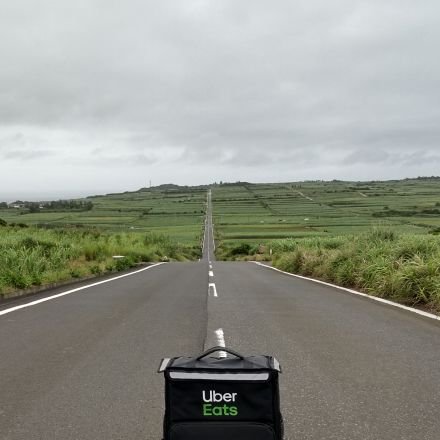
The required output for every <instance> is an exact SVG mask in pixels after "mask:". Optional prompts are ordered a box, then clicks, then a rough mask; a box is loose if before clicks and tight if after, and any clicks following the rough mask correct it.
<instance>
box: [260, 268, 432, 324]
mask: <svg viewBox="0 0 440 440" xmlns="http://www.w3.org/2000/svg"><path fill="white" fill-rule="evenodd" d="M252 263H254V264H258V265H259V266H263V267H267V268H268V269H272V270H275V271H277V272H281V273H283V274H285V275H289V276H291V277H295V278H300V279H302V280H307V281H313V282H314V283H317V284H322V285H324V286H328V287H334V288H335V289H339V290H343V291H344V292H348V293H352V294H354V295H359V296H363V297H364V298H369V299H371V300H373V301H377V302H380V303H383V304H388V305H389V306H393V307H397V308H399V309H403V310H406V311H408V312H412V313H417V314H418V315H421V316H424V317H425V318H430V319H435V320H437V321H440V316H438V315H434V314H432V313H428V312H424V311H423V310H418V309H414V308H412V307H408V306H404V305H402V304H398V303H395V302H393V301H389V300H387V299H383V298H379V297H377V296H372V295H367V294H366V293H363V292H358V291H357V290H353V289H348V288H347V287H341V286H337V285H336V284H331V283H326V282H325V281H321V280H315V279H314V278H308V277H305V276H303V275H297V274H294V273H290V272H285V271H284V270H280V269H277V268H275V267H272V266H268V265H266V264H262V263H260V262H258V261H252Z"/></svg>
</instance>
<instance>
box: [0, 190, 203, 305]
mask: <svg viewBox="0 0 440 440" xmlns="http://www.w3.org/2000/svg"><path fill="white" fill-rule="evenodd" d="M83 201H86V202H87V203H90V202H91V203H92V207H91V209H87V210H75V209H73V210H72V209H51V208H48V207H47V206H42V207H41V209H37V212H32V211H31V210H30V209H27V208H26V207H21V208H2V209H0V219H3V221H2V220H0V297H1V296H2V294H4V293H6V292H9V291H12V290H17V289H23V288H28V287H32V286H40V285H47V284H51V283H54V282H59V281H65V280H69V279H72V278H79V277H83V276H88V275H90V274H101V273H104V272H109V271H114V270H123V269H125V268H127V267H131V266H133V265H135V264H137V263H138V262H141V261H143V262H147V261H151V262H154V261H160V260H193V259H197V258H198V257H199V256H200V243H201V238H202V235H203V223H204V212H205V202H206V189H205V188H191V187H177V186H174V185H167V186H163V187H159V188H151V189H150V188H148V189H147V188H144V189H142V190H140V191H134V192H126V193H122V194H108V195H103V196H94V197H89V198H87V199H83ZM37 207H38V205H37ZM34 211H35V209H34ZM5 222H6V223H8V224H9V226H3V227H2V226H1V225H2V224H3V225H4V224H5ZM11 224H16V225H21V227H18V226H11ZM72 226H73V227H72ZM113 255H124V256H125V258H124V259H122V260H116V261H114V259H113V258H112V256H113Z"/></svg>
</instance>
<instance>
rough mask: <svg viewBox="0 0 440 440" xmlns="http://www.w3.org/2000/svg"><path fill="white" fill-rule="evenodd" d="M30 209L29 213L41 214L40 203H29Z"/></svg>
mask: <svg viewBox="0 0 440 440" xmlns="http://www.w3.org/2000/svg"><path fill="white" fill-rule="evenodd" d="M28 209H29V212H40V204H39V203H29V205H28Z"/></svg>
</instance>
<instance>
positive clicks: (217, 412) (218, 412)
mask: <svg viewBox="0 0 440 440" xmlns="http://www.w3.org/2000/svg"><path fill="white" fill-rule="evenodd" d="M222 409H223V408H222V407H221V406H214V408H212V415H213V416H222V415H223V411H222Z"/></svg>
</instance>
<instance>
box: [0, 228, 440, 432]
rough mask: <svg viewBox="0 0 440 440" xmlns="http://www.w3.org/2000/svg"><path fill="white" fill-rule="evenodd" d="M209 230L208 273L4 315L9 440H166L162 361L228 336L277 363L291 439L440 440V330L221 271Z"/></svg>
mask: <svg viewBox="0 0 440 440" xmlns="http://www.w3.org/2000/svg"><path fill="white" fill-rule="evenodd" d="M210 224H211V223H210V219H209V220H208V227H207V228H206V234H207V239H205V247H204V258H203V259H202V261H200V262H198V263H171V264H164V265H161V266H156V267H152V268H150V269H148V270H145V271H143V272H140V273H137V274H133V275H131V276H128V277H125V278H120V279H117V280H114V281H111V282H108V283H105V284H100V285H97V286H95V287H91V288H88V289H85V290H81V291H78V292H74V293H71V294H69V295H66V296H63V297H59V298H56V299H53V300H50V301H47V302H43V303H40V304H36V305H33V306H30V307H26V308H22V309H18V310H14V311H11V312H10V313H7V314H3V315H1V314H0V438H1V439H2V440H17V439H20V440H36V439H41V440H51V439H65V440H70V439H72V440H73V439H81V440H82V439H85V440H86V439H87V440H88V439H93V440H101V439H102V440H103V439H106V440H113V439H121V440H122V439H123V440H141V439H142V440H145V439H148V440H150V439H152V440H158V439H160V438H161V428H162V426H161V423H162V415H163V378H162V377H161V375H158V374H156V369H157V366H158V363H159V360H160V359H161V358H162V357H167V356H173V355H183V354H189V355H191V354H197V353H199V352H200V351H201V350H202V349H203V347H204V346H208V345H211V344H217V343H219V342H221V340H220V339H221V338H223V342H225V343H226V345H227V346H230V347H232V348H235V349H237V350H239V351H243V352H244V353H246V354H252V353H255V354H256V353H261V354H274V355H276V356H277V358H278V359H279V360H280V361H281V364H282V366H283V370H284V372H283V374H282V377H281V392H282V407H283V412H284V416H285V423H286V439H292V440H293V439H295V440H297V439H313V440H324V439H338V440H370V439H375V440H394V439H395V440H438V439H439V438H440V418H439V408H440V392H439V391H440V326H439V324H438V323H437V322H434V321H432V322H431V321H428V320H426V319H424V318H421V317H419V316H417V315H414V314H411V313H408V312H405V311H402V310H399V309H395V308H392V307H389V306H385V305H382V304H379V303H376V302H372V301H369V300H366V299H363V298H359V297H356V296H353V295H350V294H347V293H342V292H340V291H338V290H336V289H333V288H329V287H325V286H320V285H316V284H314V283H311V282H307V281H304V280H299V279H295V278H292V277H289V276H286V275H282V274H279V273H276V272H274V271H272V270H271V269H269V268H264V267H260V266H257V265H255V264H252V263H225V262H216V261H214V258H213V253H212V251H213V248H212V230H211V227H210ZM209 234H210V235H209ZM208 243H209V248H208ZM210 271H211V273H210ZM209 284H211V288H208V285H209ZM212 285H215V290H214V289H213V288H212ZM62 290H67V289H66V288H64V289H60V290H59V291H62ZM54 293H57V291H54V292H48V293H46V294H45V295H46V296H47V295H52V294H54ZM215 294H216V295H217V296H215ZM41 297H44V295H40V296H39V297H38V298H41ZM34 299H35V297H33V298H27V299H24V300H20V301H15V302H12V303H7V304H3V305H2V306H1V307H0V313H1V311H2V310H3V311H5V310H7V309H10V308H11V307H13V306H16V305H24V304H27V303H29V302H31V301H33V300H34ZM219 330H221V332H219Z"/></svg>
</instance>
